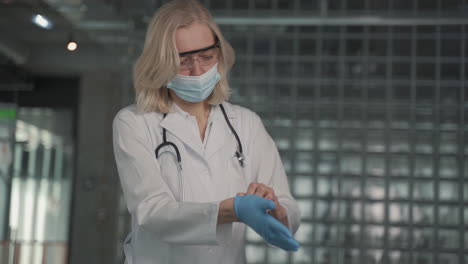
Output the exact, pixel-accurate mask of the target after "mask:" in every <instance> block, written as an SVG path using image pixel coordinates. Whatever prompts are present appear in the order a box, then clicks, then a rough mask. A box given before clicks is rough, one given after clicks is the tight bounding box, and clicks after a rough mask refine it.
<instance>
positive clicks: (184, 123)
mask: <svg viewBox="0 0 468 264" xmlns="http://www.w3.org/2000/svg"><path fill="white" fill-rule="evenodd" d="M161 126H162V127H163V128H165V129H166V130H167V131H168V132H169V133H168V135H167V137H168V138H167V140H168V141H171V139H170V137H171V135H172V136H175V137H176V138H177V139H179V140H180V141H182V142H183V143H184V144H185V145H186V146H188V147H190V148H191V149H192V150H193V151H195V152H196V153H198V154H199V155H201V156H203V147H202V145H201V140H200V139H198V138H196V136H198V135H197V134H194V133H193V129H192V128H190V126H191V124H190V120H189V119H188V118H187V117H184V116H183V115H182V114H180V113H177V112H171V113H169V114H168V115H167V116H166V117H165V118H164V119H163V120H162V122H161ZM174 143H176V142H174ZM176 145H177V143H176ZM178 147H179V148H180V147H181V146H178Z"/></svg>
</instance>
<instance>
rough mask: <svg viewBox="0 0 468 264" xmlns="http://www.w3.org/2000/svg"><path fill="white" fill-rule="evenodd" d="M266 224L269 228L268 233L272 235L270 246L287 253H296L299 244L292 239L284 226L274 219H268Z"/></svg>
mask: <svg viewBox="0 0 468 264" xmlns="http://www.w3.org/2000/svg"><path fill="white" fill-rule="evenodd" d="M268 222H269V223H268V224H269V227H270V228H271V229H270V231H269V232H270V233H271V234H272V236H271V242H270V241H269V243H270V244H273V245H275V246H278V247H280V248H282V249H284V250H287V251H297V250H298V249H299V247H300V245H299V242H297V241H296V240H295V239H294V237H293V235H292V233H291V231H289V229H288V228H287V227H286V226H284V225H283V224H282V223H281V222H279V221H278V220H276V219H274V218H269V219H268Z"/></svg>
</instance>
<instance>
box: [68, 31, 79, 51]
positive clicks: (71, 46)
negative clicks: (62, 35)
mask: <svg viewBox="0 0 468 264" xmlns="http://www.w3.org/2000/svg"><path fill="white" fill-rule="evenodd" d="M77 48H78V44H77V43H76V42H75V40H74V39H73V35H70V38H69V40H68V44H67V50H69V51H74V50H76V49H77Z"/></svg>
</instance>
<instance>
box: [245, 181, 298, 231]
mask: <svg viewBox="0 0 468 264" xmlns="http://www.w3.org/2000/svg"><path fill="white" fill-rule="evenodd" d="M246 194H253V195H257V196H260V197H263V198H265V199H268V200H271V201H273V202H275V205H276V209H273V210H270V211H269V212H268V213H269V214H270V215H271V216H273V217H274V218H276V219H277V220H278V221H280V222H281V223H283V224H284V225H285V226H287V227H288V226H289V225H288V214H287V212H286V208H284V207H283V206H282V205H281V204H280V203H279V201H278V197H277V196H276V195H275V190H273V188H271V187H268V186H267V185H265V184H263V183H257V182H252V183H250V184H249V187H248V188H247V192H245V193H242V192H241V193H238V194H237V195H240V196H243V195H246Z"/></svg>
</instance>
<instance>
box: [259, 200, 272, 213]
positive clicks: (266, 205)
mask: <svg viewBox="0 0 468 264" xmlns="http://www.w3.org/2000/svg"><path fill="white" fill-rule="evenodd" d="M260 199H261V198H260ZM275 208H276V205H275V202H273V201H270V200H267V199H263V203H262V204H261V209H262V210H263V211H267V210H272V209H275Z"/></svg>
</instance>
